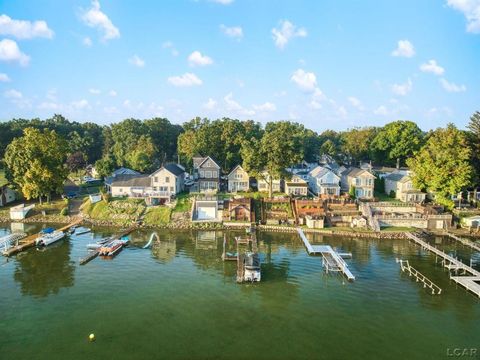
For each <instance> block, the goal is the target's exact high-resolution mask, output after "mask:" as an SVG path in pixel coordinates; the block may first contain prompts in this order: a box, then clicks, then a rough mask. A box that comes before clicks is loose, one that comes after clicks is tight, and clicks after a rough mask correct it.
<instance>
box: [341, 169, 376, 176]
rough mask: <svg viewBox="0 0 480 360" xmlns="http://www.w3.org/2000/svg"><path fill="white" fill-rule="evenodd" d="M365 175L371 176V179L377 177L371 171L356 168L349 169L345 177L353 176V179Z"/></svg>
mask: <svg viewBox="0 0 480 360" xmlns="http://www.w3.org/2000/svg"><path fill="white" fill-rule="evenodd" d="M363 174H367V175H370V177H375V175H373V174H372V173H371V172H370V171H367V170H364V169H359V168H356V167H351V168H349V169H347V171H346V172H344V173H343V175H345V176H352V177H357V176H361V175H363Z"/></svg>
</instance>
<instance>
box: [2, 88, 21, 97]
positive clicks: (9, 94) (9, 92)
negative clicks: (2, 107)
mask: <svg viewBox="0 0 480 360" xmlns="http://www.w3.org/2000/svg"><path fill="white" fill-rule="evenodd" d="M3 96H5V97H6V98H7V99H21V98H23V95H22V93H21V92H20V91H18V90H15V89H11V90H7V91H5V92H4V93H3Z"/></svg>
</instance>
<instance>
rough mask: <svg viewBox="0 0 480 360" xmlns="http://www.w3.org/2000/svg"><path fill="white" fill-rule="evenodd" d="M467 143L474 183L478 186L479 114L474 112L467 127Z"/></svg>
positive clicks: (479, 156)
mask: <svg viewBox="0 0 480 360" xmlns="http://www.w3.org/2000/svg"><path fill="white" fill-rule="evenodd" d="M467 128H468V130H469V131H468V133H467V136H468V142H469V145H470V148H471V149H472V165H473V168H474V170H475V174H474V175H475V176H474V182H475V184H477V185H478V184H480V112H479V111H476V112H475V113H474V114H473V115H472V116H471V117H470V122H469V123H468V125H467Z"/></svg>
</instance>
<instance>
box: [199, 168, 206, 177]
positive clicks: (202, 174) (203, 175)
mask: <svg viewBox="0 0 480 360" xmlns="http://www.w3.org/2000/svg"><path fill="white" fill-rule="evenodd" d="M200 177H202V178H204V177H205V171H203V170H200Z"/></svg>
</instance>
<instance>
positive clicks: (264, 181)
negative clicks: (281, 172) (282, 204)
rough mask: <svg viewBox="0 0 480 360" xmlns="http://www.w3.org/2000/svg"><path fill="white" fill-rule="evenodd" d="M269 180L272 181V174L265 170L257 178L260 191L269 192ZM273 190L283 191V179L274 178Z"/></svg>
mask: <svg viewBox="0 0 480 360" xmlns="http://www.w3.org/2000/svg"><path fill="white" fill-rule="evenodd" d="M269 182H270V175H269V174H268V172H266V171H263V172H262V174H261V176H259V177H258V179H257V187H258V191H266V192H268V189H269ZM272 192H282V180H281V179H273V180H272Z"/></svg>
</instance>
